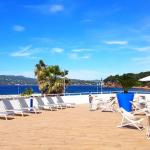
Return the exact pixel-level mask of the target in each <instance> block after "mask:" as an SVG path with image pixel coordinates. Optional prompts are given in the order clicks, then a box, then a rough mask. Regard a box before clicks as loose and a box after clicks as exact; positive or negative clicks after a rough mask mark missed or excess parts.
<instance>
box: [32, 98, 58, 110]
mask: <svg viewBox="0 0 150 150" xmlns="http://www.w3.org/2000/svg"><path fill="white" fill-rule="evenodd" d="M35 99H36V101H37V103H38V107H39V108H41V109H46V110H51V111H53V110H57V109H56V107H54V106H53V105H46V104H44V102H43V99H42V98H41V97H36V98H35Z"/></svg>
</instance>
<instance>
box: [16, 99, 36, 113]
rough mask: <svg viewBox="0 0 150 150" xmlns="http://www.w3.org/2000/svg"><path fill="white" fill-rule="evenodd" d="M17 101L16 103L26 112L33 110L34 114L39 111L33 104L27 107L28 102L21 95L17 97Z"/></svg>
mask: <svg viewBox="0 0 150 150" xmlns="http://www.w3.org/2000/svg"><path fill="white" fill-rule="evenodd" d="M17 101H18V104H19V106H20V108H21V109H23V110H25V111H27V112H29V113H30V112H31V113H32V112H33V113H35V114H37V113H39V111H38V109H37V108H35V107H34V106H33V107H29V106H28V104H27V103H26V100H25V99H24V98H23V97H20V98H18V99H17Z"/></svg>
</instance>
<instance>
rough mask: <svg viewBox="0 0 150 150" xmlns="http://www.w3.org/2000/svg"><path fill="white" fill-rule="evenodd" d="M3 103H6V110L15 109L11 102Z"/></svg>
mask: <svg viewBox="0 0 150 150" xmlns="http://www.w3.org/2000/svg"><path fill="white" fill-rule="evenodd" d="M3 103H4V105H5V107H6V109H8V110H13V109H14V108H13V106H12V104H11V102H10V101H9V100H3Z"/></svg>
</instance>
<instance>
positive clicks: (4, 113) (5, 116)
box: [0, 101, 12, 120]
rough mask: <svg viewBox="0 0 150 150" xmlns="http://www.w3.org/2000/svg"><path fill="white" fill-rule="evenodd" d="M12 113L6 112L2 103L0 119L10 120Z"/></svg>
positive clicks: (0, 102) (0, 104) (0, 103)
mask: <svg viewBox="0 0 150 150" xmlns="http://www.w3.org/2000/svg"><path fill="white" fill-rule="evenodd" d="M11 114H12V113H9V112H6V111H5V108H4V104H3V102H2V101H0V117H4V118H5V119H6V120H8V115H11Z"/></svg>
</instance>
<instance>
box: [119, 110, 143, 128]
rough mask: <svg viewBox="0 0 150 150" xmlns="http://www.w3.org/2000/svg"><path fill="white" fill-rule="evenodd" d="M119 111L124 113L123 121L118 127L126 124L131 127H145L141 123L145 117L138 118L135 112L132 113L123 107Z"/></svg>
mask: <svg viewBox="0 0 150 150" xmlns="http://www.w3.org/2000/svg"><path fill="white" fill-rule="evenodd" d="M119 111H120V113H121V115H122V121H121V124H120V125H119V126H117V127H125V126H126V127H128V126H130V127H131V126H132V127H135V128H137V129H138V130H142V129H143V125H142V123H141V122H142V121H143V118H137V117H135V116H134V115H133V114H131V113H130V112H127V111H126V110H125V109H123V108H120V109H119Z"/></svg>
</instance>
